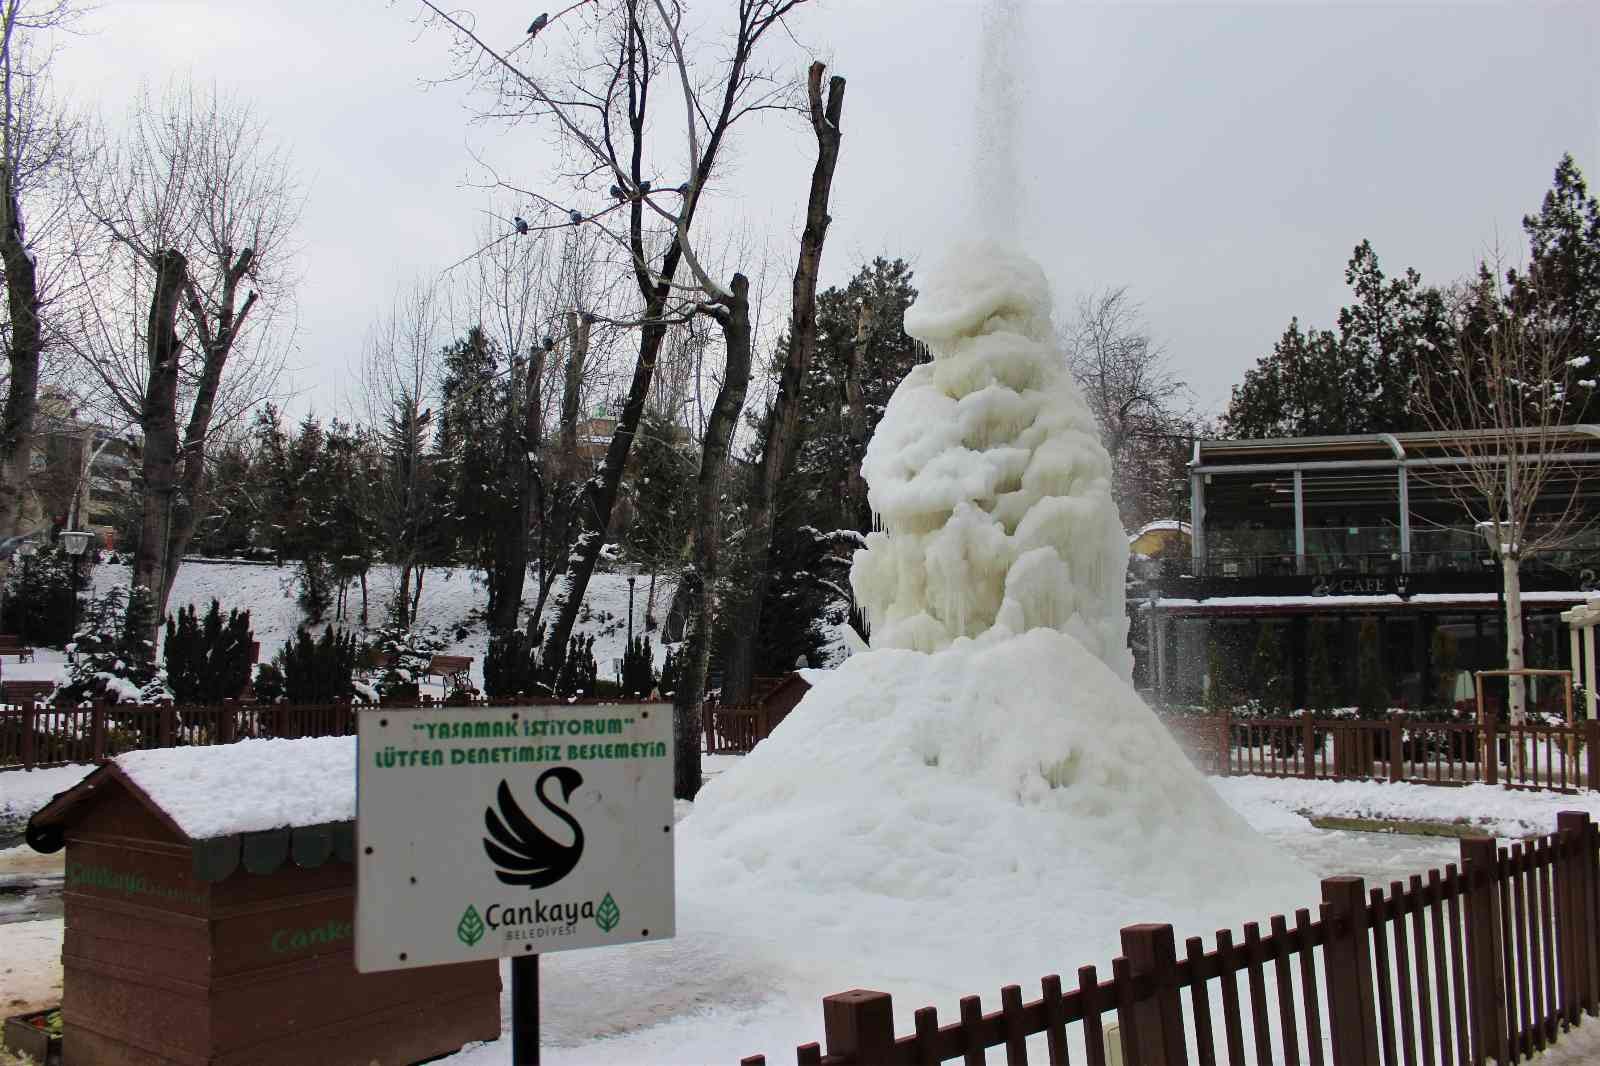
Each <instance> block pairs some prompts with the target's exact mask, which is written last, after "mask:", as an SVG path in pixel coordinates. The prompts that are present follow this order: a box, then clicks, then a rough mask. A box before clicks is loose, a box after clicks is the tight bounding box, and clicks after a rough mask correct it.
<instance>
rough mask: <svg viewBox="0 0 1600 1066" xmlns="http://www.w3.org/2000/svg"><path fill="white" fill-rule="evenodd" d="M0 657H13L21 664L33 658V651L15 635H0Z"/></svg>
mask: <svg viewBox="0 0 1600 1066" xmlns="http://www.w3.org/2000/svg"><path fill="white" fill-rule="evenodd" d="M0 655H15V656H16V657H17V662H19V663H23V662H28V661H30V660H31V659H32V658H33V649H32V648H30V647H28V646H27V645H26V644H24V643H22V638H21V637H19V636H17V635H16V634H15V633H0Z"/></svg>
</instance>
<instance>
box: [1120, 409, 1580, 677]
mask: <svg viewBox="0 0 1600 1066" xmlns="http://www.w3.org/2000/svg"><path fill="white" fill-rule="evenodd" d="M1597 435H1600V431H1597V430H1595V428H1594V427H1587V426H1574V427H1569V428H1568V430H1567V431H1566V432H1565V433H1564V435H1563V437H1562V439H1561V440H1559V441H1558V442H1556V445H1555V446H1557V447H1560V448H1561V449H1562V450H1563V451H1564V452H1566V453H1567V454H1566V456H1565V459H1566V461H1567V463H1569V464H1570V466H1569V467H1568V468H1567V469H1566V470H1565V471H1564V472H1563V473H1562V475H1561V476H1560V477H1552V479H1551V483H1550V489H1549V496H1550V499H1549V501H1548V503H1547V504H1545V505H1543V509H1544V510H1548V511H1549V512H1551V513H1558V512H1559V511H1560V510H1561V509H1562V508H1563V507H1564V506H1565V505H1566V503H1567V501H1568V500H1569V499H1570V498H1571V491H1572V487H1573V484H1574V479H1577V480H1576V483H1577V484H1586V483H1589V481H1590V479H1593V478H1595V477H1597V476H1600V448H1597V447H1595V445H1596V443H1597V442H1596V440H1595V437H1596V436H1597ZM1452 440H1453V438H1451V437H1448V436H1442V435H1440V434H1435V433H1394V434H1391V433H1381V434H1365V435H1356V436H1340V437H1308V438H1299V439H1284V440H1202V441H1198V442H1196V445H1195V451H1194V459H1193V462H1192V463H1191V464H1190V486H1191V501H1192V502H1191V515H1192V517H1193V522H1192V529H1191V530H1188V532H1189V533H1190V534H1191V536H1189V538H1188V540H1189V546H1188V547H1189V550H1188V551H1187V552H1184V553H1182V554H1176V553H1173V554H1169V553H1166V552H1163V553H1161V554H1159V555H1158V556H1157V557H1156V558H1155V559H1153V560H1152V561H1151V564H1150V565H1148V566H1147V567H1146V568H1145V570H1146V572H1147V574H1148V578H1147V584H1146V587H1145V589H1144V590H1143V594H1142V595H1141V596H1140V602H1139V603H1138V605H1137V609H1138V610H1139V612H1140V614H1141V616H1142V621H1141V622H1136V623H1135V624H1136V625H1139V626H1140V628H1141V629H1142V630H1143V632H1140V633H1138V634H1136V641H1135V644H1136V648H1138V647H1140V646H1142V648H1143V650H1144V655H1143V658H1144V659H1145V662H1144V663H1142V664H1141V665H1142V666H1143V667H1144V676H1146V677H1147V678H1148V682H1147V683H1148V685H1149V687H1150V688H1151V689H1153V690H1154V695H1155V696H1156V698H1158V699H1160V700H1163V701H1165V702H1170V703H1179V704H1191V703H1199V702H1201V701H1202V700H1204V699H1205V698H1206V694H1207V691H1208V689H1209V687H1210V685H1211V684H1212V683H1213V682H1214V681H1215V679H1214V678H1213V677H1212V676H1211V674H1212V672H1213V670H1215V669H1219V668H1225V667H1219V663H1225V662H1228V661H1231V663H1232V668H1233V669H1235V670H1236V671H1242V673H1241V674H1240V676H1245V675H1252V676H1253V674H1255V673H1259V671H1260V669H1261V668H1262V667H1261V665H1260V658H1261V656H1263V655H1264V654H1269V651H1268V650H1269V649H1271V648H1272V646H1273V642H1272V641H1271V640H1267V639H1265V638H1264V637H1263V634H1262V627H1263V626H1265V625H1267V624H1276V625H1277V626H1278V630H1277V633H1278V636H1279V637H1280V638H1281V650H1282V656H1283V662H1282V663H1281V664H1280V665H1281V671H1282V675H1283V676H1284V677H1286V678H1287V679H1289V682H1290V684H1289V688H1290V689H1291V692H1292V695H1291V696H1290V698H1291V700H1292V702H1293V704H1294V705H1295V706H1301V707H1303V706H1306V705H1307V700H1308V681H1309V680H1310V679H1308V664H1309V663H1312V662H1316V663H1318V669H1319V670H1321V671H1322V672H1323V673H1325V674H1327V675H1331V678H1332V679H1333V684H1334V686H1335V687H1337V688H1338V689H1339V691H1340V692H1341V693H1342V695H1340V696H1339V697H1338V698H1339V700H1340V703H1341V704H1348V703H1353V702H1354V701H1353V691H1352V689H1353V685H1354V681H1355V678H1356V675H1357V672H1358V661H1359V658H1360V646H1359V644H1360V640H1361V639H1362V638H1361V636H1360V634H1361V631H1362V628H1363V625H1364V623H1366V622H1369V621H1370V622H1372V623H1373V625H1372V626H1367V627H1366V631H1367V632H1368V633H1369V634H1371V633H1372V632H1373V630H1374V629H1375V631H1376V637H1377V641H1376V643H1377V651H1378V658H1379V660H1380V662H1381V670H1382V676H1383V678H1384V680H1385V683H1386V685H1387V687H1388V689H1389V694H1390V701H1391V705H1392V706H1410V707H1418V706H1441V705H1449V704H1451V703H1454V702H1457V701H1458V700H1459V699H1460V698H1463V697H1464V696H1466V695H1470V691H1469V690H1470V684H1468V682H1469V681H1470V672H1471V671H1473V670H1478V669H1498V668H1501V667H1503V666H1504V664H1505V636H1504V622H1503V618H1504V613H1503V611H1502V610H1501V609H1500V606H1499V594H1500V587H1501V575H1500V569H1499V564H1498V562H1497V561H1496V560H1495V559H1494V558H1493V557H1491V555H1490V553H1489V548H1488V545H1487V543H1486V542H1485V541H1484V539H1483V537H1482V535H1481V534H1480V533H1479V532H1478V531H1477V530H1476V529H1475V528H1474V526H1473V523H1472V521H1471V519H1470V517H1469V516H1468V515H1467V513H1466V511H1465V510H1464V509H1463V507H1462V505H1461V503H1460V502H1459V501H1458V499H1457V497H1456V496H1455V494H1454V492H1453V491H1452V488H1451V480H1450V479H1451V478H1452V476H1453V477H1455V478H1460V476H1461V475H1459V474H1454V475H1452V474H1451V471H1452V470H1455V469H1457V468H1458V467H1459V463H1460V459H1459V458H1458V455H1459V452H1458V451H1456V450H1455V449H1454V448H1452ZM1580 502H1581V505H1582V506H1583V507H1584V509H1585V510H1586V512H1587V513H1586V514H1585V516H1584V517H1585V518H1588V519H1590V520H1591V521H1590V522H1589V523H1588V524H1585V523H1583V522H1580V523H1579V524H1578V528H1577V529H1576V531H1575V532H1574V533H1573V535H1572V536H1570V537H1569V538H1568V539H1567V540H1566V541H1565V542H1564V543H1563V544H1562V546H1561V547H1560V549H1559V550H1551V551H1546V552H1541V553H1539V554H1536V555H1533V556H1531V557H1529V558H1527V559H1525V560H1524V561H1523V564H1522V569H1521V575H1522V589H1523V612H1524V613H1523V623H1524V637H1525V641H1524V646H1525V648H1526V654H1527V662H1528V665H1529V666H1531V667H1547V668H1557V669H1559V668H1563V667H1566V666H1567V665H1568V658H1569V650H1568V641H1567V639H1566V636H1565V634H1564V631H1563V629H1562V625H1561V621H1560V614H1561V612H1562V611H1563V610H1566V609H1568V608H1570V607H1572V606H1574V605H1576V604H1579V603H1582V602H1584V601H1585V600H1587V599H1588V598H1590V597H1591V596H1592V595H1594V593H1595V590H1596V589H1597V587H1600V523H1596V522H1594V521H1592V520H1593V519H1595V518H1597V517H1600V502H1597V501H1596V499H1595V497H1594V496H1593V495H1591V494H1590V493H1588V492H1585V493H1584V494H1583V495H1582V496H1581V497H1580ZM1152 532H1154V531H1152ZM1143 533H1144V531H1141V534H1143ZM1368 639H1369V640H1370V636H1369V638H1368ZM1324 680H1325V679H1324ZM1247 687H1248V686H1247ZM1546 687H1547V688H1549V689H1550V690H1551V691H1550V692H1548V693H1546V692H1543V691H1540V692H1536V693H1535V695H1534V702H1535V704H1537V703H1540V702H1542V701H1543V700H1544V698H1545V697H1546V696H1547V695H1548V696H1550V697H1551V698H1553V697H1554V696H1555V692H1554V686H1546Z"/></svg>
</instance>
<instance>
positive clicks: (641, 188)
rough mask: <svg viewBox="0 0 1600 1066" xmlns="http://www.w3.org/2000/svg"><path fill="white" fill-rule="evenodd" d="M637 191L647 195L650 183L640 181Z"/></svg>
mask: <svg viewBox="0 0 1600 1066" xmlns="http://www.w3.org/2000/svg"><path fill="white" fill-rule="evenodd" d="M639 191H640V192H641V193H649V191H650V183H649V182H648V181H641V182H640V183H639Z"/></svg>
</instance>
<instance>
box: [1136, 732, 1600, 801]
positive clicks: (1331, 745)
mask: <svg viewBox="0 0 1600 1066" xmlns="http://www.w3.org/2000/svg"><path fill="white" fill-rule="evenodd" d="M1164 720H1165V722H1166V724H1167V728H1168V729H1170V730H1171V731H1172V733H1173V734H1174V736H1176V737H1177V738H1178V741H1179V743H1180V744H1181V745H1182V746H1183V747H1184V749H1185V750H1186V751H1188V753H1189V756H1190V758H1191V759H1193V760H1194V762H1195V764H1196V765H1197V766H1198V767H1199V768H1200V769H1201V770H1203V771H1205V772H1206V773H1213V774H1221V775H1224V776H1226V775H1228V774H1259V775H1262V776H1266V777H1303V778H1314V779H1321V780H1338V781H1343V780H1374V779H1375V780H1384V781H1410V782H1417V783H1422V784H1438V785H1461V784H1467V783H1470V782H1482V783H1484V784H1491V785H1493V784H1503V785H1506V786H1508V787H1512V788H1539V789H1554V790H1558V791H1565V792H1571V791H1575V790H1577V789H1580V788H1590V789H1600V722H1592V721H1591V722H1582V723H1580V724H1578V725H1577V726H1574V727H1567V726H1546V725H1521V726H1507V725H1502V726H1499V727H1498V728H1492V727H1483V726H1479V725H1477V724H1474V723H1471V722H1466V723H1459V722H1426V721H1408V720H1406V719H1404V718H1393V719H1390V720H1388V721H1366V720H1352V719H1313V718H1281V719H1258V718H1249V719H1245V718H1233V717H1230V716H1228V715H1219V716H1216V717H1212V718H1166V719H1164ZM1491 733H1492V734H1493V737H1494V743H1492V744H1491V743H1488V740H1487V738H1488V737H1489V736H1490V734H1491Z"/></svg>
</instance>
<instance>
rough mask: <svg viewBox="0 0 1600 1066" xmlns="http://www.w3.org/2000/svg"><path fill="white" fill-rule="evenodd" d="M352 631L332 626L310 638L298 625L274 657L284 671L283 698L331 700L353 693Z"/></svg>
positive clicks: (353, 660) (312, 700)
mask: <svg viewBox="0 0 1600 1066" xmlns="http://www.w3.org/2000/svg"><path fill="white" fill-rule="evenodd" d="M357 654H358V652H357V645H356V638H355V634H353V633H340V632H338V631H336V630H335V629H334V628H333V626H331V625H330V626H328V627H327V629H325V630H323V633H322V636H321V637H319V638H316V639H312V636H311V634H310V633H309V632H308V631H307V630H306V629H305V628H303V627H302V628H301V629H300V630H299V631H298V632H297V633H295V635H294V639H293V640H291V641H289V642H288V643H287V644H285V645H284V646H283V648H282V650H280V651H279V652H278V654H277V656H276V657H275V658H274V659H273V662H274V663H275V664H276V665H277V667H278V669H279V670H280V671H281V672H282V673H283V698H284V699H285V700H286V701H287V702H289V703H333V702H334V701H336V700H346V699H349V698H350V697H351V696H352V695H354V693H355V668H356V657H357Z"/></svg>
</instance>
